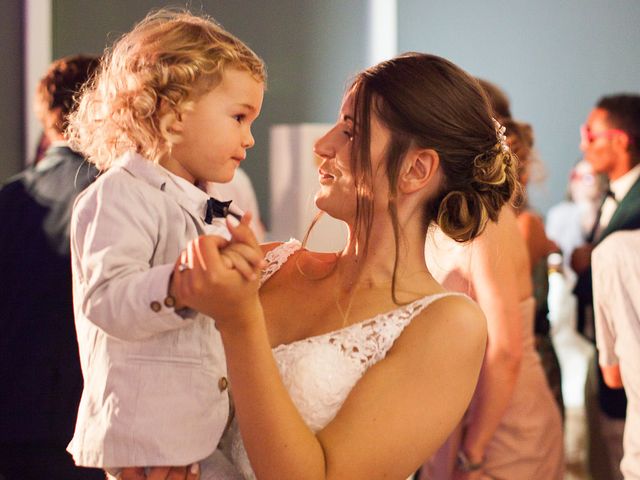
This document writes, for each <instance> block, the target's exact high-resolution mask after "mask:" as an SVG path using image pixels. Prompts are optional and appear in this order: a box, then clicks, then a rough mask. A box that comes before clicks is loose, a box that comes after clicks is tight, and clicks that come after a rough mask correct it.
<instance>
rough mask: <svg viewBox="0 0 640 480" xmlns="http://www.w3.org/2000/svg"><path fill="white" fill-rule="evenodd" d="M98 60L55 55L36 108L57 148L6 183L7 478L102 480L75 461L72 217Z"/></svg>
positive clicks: (1, 318) (2, 326) (2, 424)
mask: <svg viewBox="0 0 640 480" xmlns="http://www.w3.org/2000/svg"><path fill="white" fill-rule="evenodd" d="M97 64H98V59H97V58H95V57H87V56H73V57H66V58H62V59H60V60H57V61H55V62H54V63H53V64H52V65H51V66H50V67H49V69H48V71H47V73H46V74H45V76H44V77H43V78H42V79H41V81H40V83H39V84H38V87H37V91H36V105H37V106H36V110H37V114H38V117H39V119H40V121H41V122H42V125H43V129H44V136H45V138H46V140H47V142H49V147H48V148H47V150H46V152H45V153H44V156H43V158H42V159H41V160H40V161H39V162H37V164H36V165H34V166H32V167H29V168H27V169H26V170H24V171H23V172H21V173H19V174H18V175H16V176H15V177H13V178H10V179H9V180H8V181H7V182H6V183H5V185H4V186H2V188H1V189H0V224H1V225H2V228H1V229H0V272H1V273H2V278H3V279H4V282H3V288H1V289H0V332H2V333H1V334H0V379H2V388H0V478H2V479H3V480H4V479H6V480H13V479H31V478H48V479H53V480H56V479H64V480H68V479H76V478H77V479H93V478H96V479H102V478H104V474H102V473H101V472H100V471H99V470H88V469H77V468H75V466H74V464H73V461H72V459H71V456H70V455H69V454H68V453H67V452H66V446H67V443H68V442H69V440H70V439H71V437H72V434H73V427H74V424H75V417H76V412H77V407H78V402H79V400H80V393H81V391H82V376H81V373H80V362H79V358H78V346H77V343H76V335H75V329H74V322H73V309H72V302H71V261H70V255H69V222H70V218H71V209H72V206H73V202H74V200H75V197H76V196H77V194H78V193H80V192H81V191H82V190H83V189H84V188H85V187H87V186H88V185H89V184H90V183H91V182H92V181H93V180H94V179H95V178H96V176H97V171H95V169H94V168H93V167H90V166H89V164H87V163H86V162H85V161H84V159H83V158H82V157H81V156H80V155H78V154H77V153H75V152H74V151H72V150H71V149H70V148H69V147H68V146H67V145H66V143H65V135H64V129H65V127H66V124H67V116H68V115H69V112H70V111H71V109H72V107H73V105H74V95H75V94H76V93H77V92H78V91H79V90H80V88H81V87H82V85H83V84H84V83H85V82H86V81H87V79H88V78H89V77H90V75H91V74H92V72H93V71H94V69H95V68H96V66H97Z"/></svg>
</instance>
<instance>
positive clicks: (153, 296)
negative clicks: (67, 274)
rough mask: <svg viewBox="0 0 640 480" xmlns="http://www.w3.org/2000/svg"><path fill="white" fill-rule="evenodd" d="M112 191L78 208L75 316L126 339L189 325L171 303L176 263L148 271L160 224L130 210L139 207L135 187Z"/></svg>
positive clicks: (74, 254)
mask: <svg viewBox="0 0 640 480" xmlns="http://www.w3.org/2000/svg"><path fill="white" fill-rule="evenodd" d="M109 187H111V188H112V190H111V191H110V192H104V191H103V190H98V189H96V190H93V191H91V192H90V193H89V194H88V195H82V196H81V197H79V199H78V201H77V202H76V205H75V208H74V213H73V218H72V225H71V254H72V267H73V275H74V297H75V298H74V304H75V313H76V315H81V316H84V317H85V318H86V319H88V320H89V321H90V322H91V323H93V324H95V325H97V326H98V327H100V328H101V329H102V330H104V331H105V332H106V333H108V334H109V335H111V336H114V337H117V338H120V339H123V340H140V339H143V338H146V337H150V336H152V335H155V334H158V333H161V332H164V331H167V330H173V329H177V328H181V327H183V326H185V325H186V322H189V321H190V320H189V319H185V318H184V317H183V316H181V315H178V314H177V313H176V311H175V309H174V308H173V307H172V304H171V300H170V299H168V287H169V279H170V276H171V272H172V270H173V268H174V265H173V262H171V263H168V264H163V265H157V266H150V262H151V259H152V257H153V255H154V253H155V249H156V247H157V239H156V237H157V236H158V235H159V232H158V229H159V227H158V221H159V219H158V218H156V216H153V215H151V214H148V215H140V214H139V213H138V212H136V211H135V208H132V206H134V205H138V204H140V203H141V201H142V199H141V198H136V197H137V196H139V197H141V196H142V195H141V194H140V193H139V192H133V189H132V188H131V186H129V188H126V186H125V187H124V188H122V187H121V186H119V185H118V186H116V185H113V184H112V185H110V186H109ZM105 193H108V195H105ZM106 197H108V198H106ZM160 208H161V207H160ZM176 227H178V226H176Z"/></svg>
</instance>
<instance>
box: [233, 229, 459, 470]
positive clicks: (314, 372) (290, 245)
mask: <svg viewBox="0 0 640 480" xmlns="http://www.w3.org/2000/svg"><path fill="white" fill-rule="evenodd" d="M298 249H300V242H299V241H297V240H289V241H288V242H286V243H283V244H282V245H280V246H278V247H277V248H275V249H274V250H272V251H271V252H269V253H268V254H267V256H266V260H267V262H268V266H267V268H266V269H265V272H264V274H263V278H262V282H263V283H264V282H265V281H267V280H268V279H269V278H270V277H271V276H272V275H273V274H274V273H275V272H277V271H278V269H279V268H280V267H281V266H282V265H283V264H284V263H285V262H286V261H287V259H288V258H289V256H290V255H291V254H293V253H294V252H296V251H297V250H298ZM447 295H459V294H455V293H443V294H436V295H430V296H428V297H424V298H421V299H418V300H416V301H414V302H412V303H410V304H408V305H404V306H402V307H400V308H397V309H395V310H392V311H391V312H387V313H384V314H380V315H377V316H375V317H373V318H371V319H368V320H364V321H362V322H358V323H355V324H353V325H349V326H347V327H345V328H341V329H340V330H336V331H333V332H329V333H326V334H323V335H318V336H315V337H310V338H306V339H303V340H299V341H296V342H293V343H290V344H287V345H279V346H277V347H276V348H274V349H273V355H274V357H275V359H276V362H277V364H278V369H279V371H280V375H281V376H282V380H283V382H284V385H285V387H286V388H287V390H288V391H289V394H290V395H291V398H292V400H293V402H294V403H295V405H296V407H297V408H298V411H299V412H300V414H301V415H302V418H303V419H304V421H305V422H306V423H307V425H308V426H309V428H311V430H313V431H314V432H316V431H318V430H320V429H322V428H323V427H324V426H325V425H327V424H328V423H329V422H330V421H331V420H332V419H333V417H335V415H336V413H337V412H338V410H339V409H340V407H341V406H342V404H343V402H344V401H345V399H346V398H347V395H349V392H350V391H351V389H352V388H353V386H354V385H355V384H356V382H357V381H358V380H359V379H360V377H362V375H364V373H365V372H366V371H367V369H368V368H369V367H371V366H372V365H375V364H376V363H377V362H378V361H380V360H382V359H383V358H384V357H385V355H386V354H387V351H388V350H389V349H390V348H391V346H392V345H393V343H394V341H395V340H396V338H398V336H399V335H400V334H401V333H402V331H403V330H404V328H405V327H406V326H407V325H408V324H409V323H410V322H411V320H412V319H413V318H414V317H415V316H416V315H417V314H418V313H420V312H421V311H422V310H423V309H424V308H426V307H427V306H428V305H429V304H430V303H431V302H433V301H435V300H437V299H439V298H442V297H444V296H447ZM230 437H231V438H230V444H231V445H230V447H231V452H230V454H231V459H232V462H233V463H234V465H235V467H236V468H237V469H238V470H239V471H240V473H241V475H242V477H243V478H245V479H255V478H256V477H255V475H254V473H253V471H252V469H251V465H250V463H249V459H248V457H247V453H246V451H245V449H244V446H243V444H242V439H241V437H240V432H239V430H238V425H237V423H236V421H235V420H234V421H233V423H232V425H231V430H230Z"/></svg>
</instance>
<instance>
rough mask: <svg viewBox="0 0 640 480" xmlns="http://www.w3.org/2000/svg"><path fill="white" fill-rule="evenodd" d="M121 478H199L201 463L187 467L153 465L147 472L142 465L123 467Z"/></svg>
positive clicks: (136, 479) (167, 479) (125, 479)
mask: <svg viewBox="0 0 640 480" xmlns="http://www.w3.org/2000/svg"><path fill="white" fill-rule="evenodd" d="M118 479H119V480H199V479H200V465H199V464H197V463H194V464H192V465H189V466H187V467H151V468H149V469H148V472H146V473H145V469H144V468H142V467H127V468H123V469H122V472H120V474H119V475H118Z"/></svg>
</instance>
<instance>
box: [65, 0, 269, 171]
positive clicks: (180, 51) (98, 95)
mask: <svg viewBox="0 0 640 480" xmlns="http://www.w3.org/2000/svg"><path fill="white" fill-rule="evenodd" d="M228 67H233V68H238V69H241V70H246V71H247V72H249V73H250V74H251V75H252V76H253V77H254V78H255V79H256V80H258V81H262V82H264V81H265V80H266V71H265V66H264V63H263V62H262V60H261V59H260V58H258V56H257V55H256V54H255V53H254V52H253V51H252V50H250V49H249V47H247V46H246V45H245V44H244V43H242V42H241V41H240V40H239V39H237V38H236V37H234V36H233V35H231V34H230V33H229V32H227V31H226V30H224V29H223V28H222V27H221V26H220V25H218V24H217V23H215V21H214V20H213V19H210V18H205V17H198V16H195V15H192V14H191V13H188V12H184V11H173V10H167V9H163V10H159V11H157V12H155V13H152V14H150V15H149V16H147V17H146V18H145V19H144V20H142V21H141V22H140V23H138V24H137V25H136V26H135V27H134V29H133V30H132V31H131V32H129V33H127V34H125V35H124V36H122V37H121V38H120V39H119V40H118V41H117V42H116V43H115V44H114V45H113V47H112V48H111V50H107V51H106V52H105V55H104V57H103V60H102V63H101V65H100V69H99V73H98V74H97V75H96V77H95V79H94V81H93V82H91V84H90V85H89V86H88V87H87V88H86V89H85V91H84V93H83V94H82V96H81V99H80V101H79V105H78V107H77V110H76V111H75V112H74V113H73V114H72V116H71V118H70V122H69V123H70V125H69V128H68V136H69V140H70V143H71V145H72V146H73V148H75V149H76V150H78V151H80V152H82V153H83V154H84V155H85V156H86V157H87V159H88V160H89V161H91V162H93V163H95V164H96V166H97V167H98V168H99V169H101V170H105V169H107V168H109V166H110V165H111V164H112V163H113V161H114V160H115V159H116V158H117V157H119V156H120V155H122V154H123V153H124V152H126V151H127V150H134V151H136V152H137V153H139V154H140V155H142V156H144V157H145V158H147V159H149V160H152V161H155V162H157V161H158V160H159V158H160V157H161V156H162V155H164V154H165V153H167V152H168V151H170V149H171V145H172V144H173V143H176V142H177V141H179V136H178V135H177V134H176V133H174V132H171V131H170V126H171V125H172V123H173V122H174V121H175V120H180V119H181V117H182V115H183V114H184V113H185V112H186V111H187V110H189V109H190V108H191V107H192V106H193V102H194V101H195V100H197V99H198V97H199V96H200V95H202V94H204V93H206V92H207V91H209V90H211V89H212V88H214V87H215V86H216V85H217V84H218V83H219V82H220V81H221V78H222V74H223V72H224V70H225V68H228Z"/></svg>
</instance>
